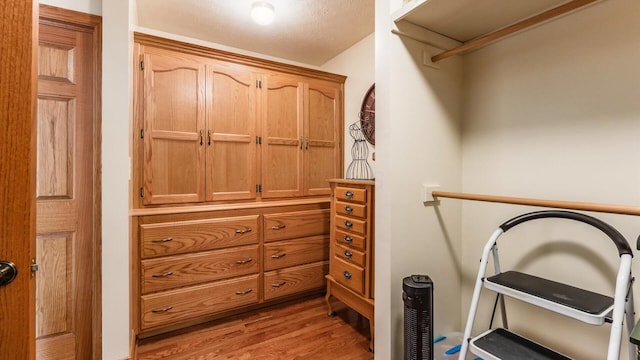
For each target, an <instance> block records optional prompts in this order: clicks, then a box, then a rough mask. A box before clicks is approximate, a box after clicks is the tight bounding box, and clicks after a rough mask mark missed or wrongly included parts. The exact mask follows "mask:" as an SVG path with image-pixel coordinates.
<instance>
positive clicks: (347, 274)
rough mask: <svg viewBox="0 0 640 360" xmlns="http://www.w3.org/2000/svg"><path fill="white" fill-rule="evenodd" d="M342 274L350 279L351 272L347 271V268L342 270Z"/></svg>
mask: <svg viewBox="0 0 640 360" xmlns="http://www.w3.org/2000/svg"><path fill="white" fill-rule="evenodd" d="M342 275H343V276H344V277H345V278H346V279H347V280H350V279H351V273H350V272H348V271H347V270H345V271H343V272H342Z"/></svg>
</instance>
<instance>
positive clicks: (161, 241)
mask: <svg viewBox="0 0 640 360" xmlns="http://www.w3.org/2000/svg"><path fill="white" fill-rule="evenodd" d="M169 241H173V238H172V237H171V236H169V237H168V238H166V239H157V240H151V242H152V243H155V244H161V243H166V242H169Z"/></svg>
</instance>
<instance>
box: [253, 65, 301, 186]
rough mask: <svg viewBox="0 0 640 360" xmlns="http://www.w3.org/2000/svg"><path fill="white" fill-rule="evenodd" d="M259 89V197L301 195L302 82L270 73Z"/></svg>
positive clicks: (291, 77) (294, 78) (295, 78)
mask: <svg viewBox="0 0 640 360" xmlns="http://www.w3.org/2000/svg"><path fill="white" fill-rule="evenodd" d="M262 89H263V94H262V133H263V138H262V197H263V198H278V197H291V196H301V195H302V194H303V191H302V176H301V175H302V136H303V133H302V117H303V102H302V99H303V94H302V93H303V83H302V82H300V81H299V78H297V77H294V76H287V75H280V74H275V73H271V74H268V75H267V76H266V79H265V82H264V83H263V86H262Z"/></svg>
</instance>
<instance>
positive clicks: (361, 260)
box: [333, 244, 366, 267]
mask: <svg viewBox="0 0 640 360" xmlns="http://www.w3.org/2000/svg"><path fill="white" fill-rule="evenodd" d="M333 251H334V256H335V257H337V258H340V259H342V260H344V261H345V262H348V263H352V264H355V265H358V266H361V267H365V265H366V259H365V256H364V253H363V252H361V251H358V250H355V249H352V248H347V247H344V246H340V245H337V244H336V245H335V247H334V248H333Z"/></svg>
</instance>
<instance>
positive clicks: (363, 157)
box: [346, 121, 373, 180]
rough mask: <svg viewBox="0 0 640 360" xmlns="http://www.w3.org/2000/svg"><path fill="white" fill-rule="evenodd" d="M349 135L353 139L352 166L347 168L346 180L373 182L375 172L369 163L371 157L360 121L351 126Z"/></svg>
mask: <svg viewBox="0 0 640 360" xmlns="http://www.w3.org/2000/svg"><path fill="white" fill-rule="evenodd" d="M349 135H351V137H352V138H353V146H352V147H351V157H352V158H353V160H351V164H349V167H347V173H346V178H347V179H358V180H372V179H373V170H372V169H371V166H370V165H369V163H368V162H367V158H368V157H369V146H368V145H367V139H366V138H365V136H364V133H363V132H362V129H361V128H360V121H358V122H355V123H353V124H351V125H349Z"/></svg>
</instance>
